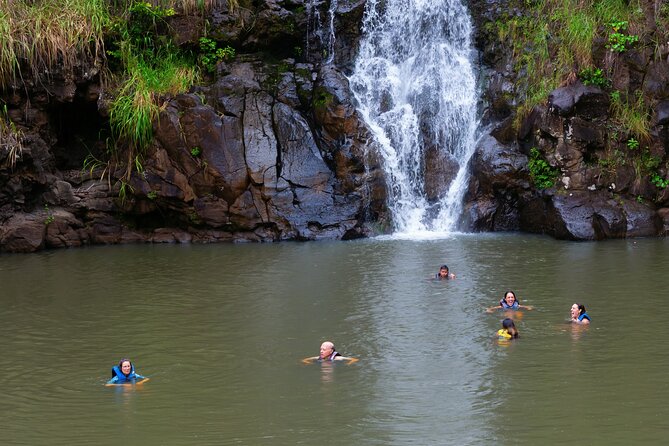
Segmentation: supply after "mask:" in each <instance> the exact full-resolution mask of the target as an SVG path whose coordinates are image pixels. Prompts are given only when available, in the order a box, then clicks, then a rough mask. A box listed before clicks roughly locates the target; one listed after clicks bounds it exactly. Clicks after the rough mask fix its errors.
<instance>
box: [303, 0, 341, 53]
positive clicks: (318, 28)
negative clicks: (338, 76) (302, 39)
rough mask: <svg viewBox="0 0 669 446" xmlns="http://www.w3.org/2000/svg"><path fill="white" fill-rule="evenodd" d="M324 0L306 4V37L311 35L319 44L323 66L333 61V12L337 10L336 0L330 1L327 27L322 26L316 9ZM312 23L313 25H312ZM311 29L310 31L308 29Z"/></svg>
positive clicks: (312, 0)
mask: <svg viewBox="0 0 669 446" xmlns="http://www.w3.org/2000/svg"><path fill="white" fill-rule="evenodd" d="M323 1H325V0H310V1H308V2H307V3H306V11H307V19H308V20H307V36H308V35H309V34H310V33H313V34H314V35H315V37H316V38H317V39H318V41H319V43H320V47H321V48H322V50H323V52H324V53H323V56H324V57H323V64H330V63H332V61H333V60H334V56H335V52H334V45H335V27H334V19H335V11H336V10H337V6H338V0H330V5H329V7H328V17H327V26H323V23H322V20H321V15H320V13H319V11H318V7H319V6H320V5H321V4H322V3H323ZM312 23H313V24H312ZM310 28H311V29H310ZM309 51H310V48H309V39H308V38H307V55H308V54H309Z"/></svg>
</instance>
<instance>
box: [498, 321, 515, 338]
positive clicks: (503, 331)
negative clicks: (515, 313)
mask: <svg viewBox="0 0 669 446" xmlns="http://www.w3.org/2000/svg"><path fill="white" fill-rule="evenodd" d="M496 336H497V339H499V340H502V341H510V340H511V339H517V338H518V329H517V328H516V324H514V323H513V320H512V319H509V318H508V317H507V318H506V319H504V320H503V321H502V328H500V329H499V330H497V333H496Z"/></svg>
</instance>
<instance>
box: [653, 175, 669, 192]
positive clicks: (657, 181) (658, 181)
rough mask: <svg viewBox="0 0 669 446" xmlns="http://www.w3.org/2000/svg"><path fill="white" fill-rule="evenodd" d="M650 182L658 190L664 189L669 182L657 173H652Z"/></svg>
mask: <svg viewBox="0 0 669 446" xmlns="http://www.w3.org/2000/svg"><path fill="white" fill-rule="evenodd" d="M650 182H651V183H653V184H654V185H655V187H657V188H658V189H666V188H667V186H669V180H668V179H665V178H663V177H662V175H660V174H659V173H654V174H653V175H651V176H650Z"/></svg>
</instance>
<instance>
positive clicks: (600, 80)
mask: <svg viewBox="0 0 669 446" xmlns="http://www.w3.org/2000/svg"><path fill="white" fill-rule="evenodd" d="M578 76H579V77H580V78H581V81H582V82H583V85H595V86H597V87H599V88H608V87H609V86H610V85H611V82H609V80H608V79H607V78H606V75H605V74H604V71H603V70H602V69H601V68H586V69H584V70H581V72H580V73H579V75H578Z"/></svg>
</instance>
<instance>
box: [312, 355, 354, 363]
mask: <svg viewBox="0 0 669 446" xmlns="http://www.w3.org/2000/svg"><path fill="white" fill-rule="evenodd" d="M317 361H323V362H332V361H346V363H347V364H353V363H354V362H358V361H359V359H358V358H351V357H350V356H335V357H334V358H333V359H331V360H330V359H321V357H320V356H310V357H308V358H304V359H303V360H302V363H303V364H311V363H312V362H317Z"/></svg>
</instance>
